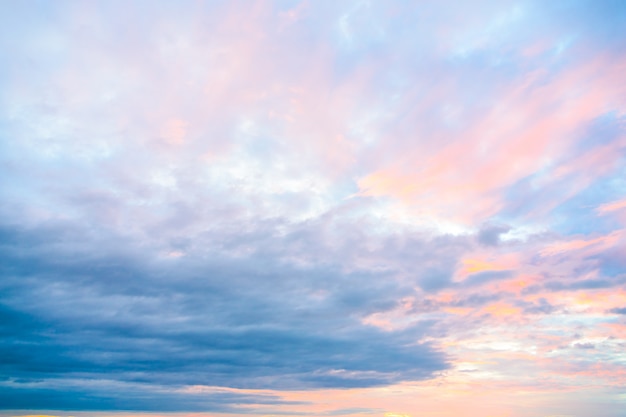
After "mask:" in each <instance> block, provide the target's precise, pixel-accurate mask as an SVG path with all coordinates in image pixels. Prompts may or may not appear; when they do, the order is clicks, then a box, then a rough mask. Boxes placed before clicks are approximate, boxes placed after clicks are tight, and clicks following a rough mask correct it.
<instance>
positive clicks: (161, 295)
mask: <svg viewBox="0 0 626 417" xmlns="http://www.w3.org/2000/svg"><path fill="white" fill-rule="evenodd" d="M93 239H96V240H97V241H92V240H93ZM2 242H3V243H2V250H1V251H0V253H1V256H2V259H1V262H0V264H1V265H2V280H1V284H0V285H1V291H0V294H1V299H0V301H1V302H0V326H1V327H0V332H1V334H2V339H1V340H2V341H1V345H0V361H1V364H0V366H1V368H0V369H1V375H2V376H3V380H2V383H1V385H0V387H1V388H0V404H2V407H3V408H5V409H19V408H28V409H66V410H112V409H125V410H145V411H149V410H159V411H187V410H188V411H193V410H213V411H218V410H221V411H229V410H230V411H232V410H233V409H234V408H233V406H232V405H231V404H246V403H255V404H272V403H277V402H280V399H278V398H275V397H271V396H261V395H243V394H237V393H232V392H229V393H223V392H219V393H195V394H194V393H183V392H181V390H182V389H183V388H184V387H187V386H190V385H208V386H223V387H234V388H264V389H274V388H275V389H282V390H291V389H318V388H350V387H368V386H377V385H384V384H390V383H394V382H398V381H403V380H415V379H423V378H428V377H431V376H432V375H433V373H435V372H437V371H440V370H443V369H445V368H446V366H447V365H446V361H445V358H444V356H443V355H442V354H441V353H440V352H439V351H437V350H435V349H434V348H433V347H432V346H430V345H428V344H427V343H421V342H420V339H421V338H423V336H424V334H425V333H426V332H427V331H428V327H429V324H428V323H424V324H421V325H417V326H413V327H410V328H409V329H406V330H402V331H396V332H384V331H382V330H379V329H377V328H375V327H371V326H366V325H363V324H362V323H361V321H360V320H361V319H362V318H363V317H364V316H366V315H368V314H371V313H373V312H375V311H385V310H388V309H390V308H393V307H394V306H395V305H396V301H395V300H397V299H399V298H400V295H401V294H402V293H406V292H410V291H412V290H411V289H410V288H409V287H403V286H402V285H401V284H399V283H398V282H396V281H394V280H393V279H391V278H390V277H389V276H388V274H387V273H382V272H381V273H371V272H367V273H366V272H358V271H356V272H345V271H343V272H342V271H341V270H340V269H339V267H338V266H332V265H326V266H324V265H322V266H319V267H297V266H295V265H291V264H288V263H285V261H284V260H280V259H278V258H271V257H260V256H259V255H255V254H251V255H249V256H245V257H242V256H240V257H232V256H231V257H224V256H214V257H212V256H208V255H206V254H205V255H203V256H186V257H180V258H171V259H170V258H167V257H164V256H155V255H154V254H151V253H150V251H149V250H146V249H145V248H140V247H137V245H136V242H135V243H129V242H127V241H126V242H124V241H123V240H122V239H120V240H119V241H116V239H115V238H114V237H108V238H103V237H102V236H99V237H96V238H94V237H93V236H92V237H90V236H89V232H87V231H84V230H79V229H76V228H75V227H70V226H68V225H50V226H46V227H43V226H40V227H36V228H31V229H25V228H20V227H16V226H7V227H4V228H3V229H2ZM105 242H106V243H105ZM133 245H135V246H133ZM96 247H97V248H99V250H98V251H96V250H95V248H96Z"/></svg>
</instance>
